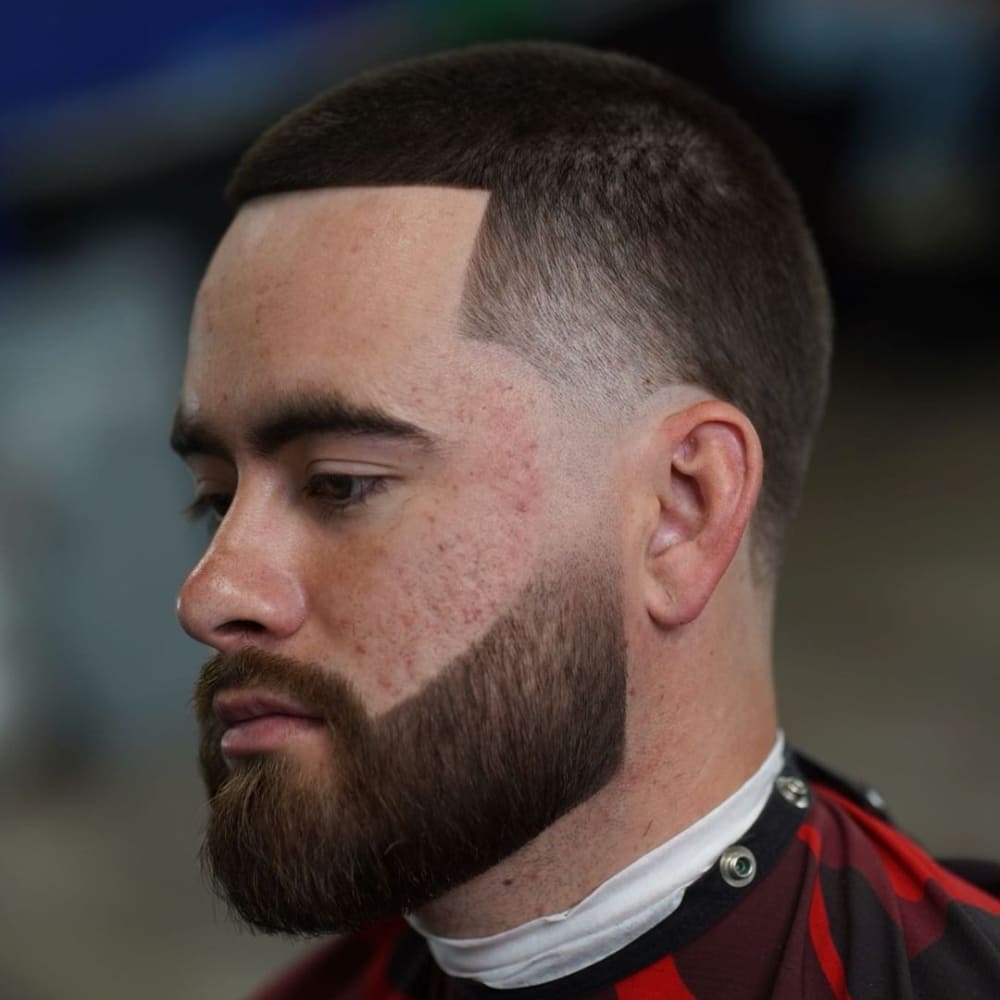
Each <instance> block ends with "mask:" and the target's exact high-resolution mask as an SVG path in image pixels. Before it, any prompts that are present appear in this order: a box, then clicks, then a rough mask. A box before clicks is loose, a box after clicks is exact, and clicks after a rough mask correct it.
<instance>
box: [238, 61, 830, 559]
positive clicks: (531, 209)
mask: <svg viewBox="0 0 1000 1000" xmlns="http://www.w3.org/2000/svg"><path fill="white" fill-rule="evenodd" d="M407 184H412V185H419V184H427V185H444V186H454V187H458V188H470V189H482V190H486V191H489V192H490V201H489V205H488V207H487V210H486V214H485V216H484V219H483V224H482V227H481V229H480V232H479V235H478V238H477V244H476V249H475V253H474V256H473V260H472V262H471V264H470V273H469V278H468V281H467V287H466V293H465V303H464V306H465V323H464V332H465V333H466V334H467V335H468V336H471V337H478V338H483V339H488V340H495V341H499V342H501V343H504V344H505V345H508V346H511V347H513V348H514V349H516V350H518V351H520V352H521V353H522V354H523V355H524V356H525V357H526V358H527V359H528V360H529V361H530V362H531V363H532V364H534V365H535V366H536V367H537V368H538V369H539V370H540V371H541V373H542V374H543V375H544V376H545V377H546V378H548V379H550V380H551V381H552V382H554V383H556V384H558V385H565V386H568V387H571V388H572V390H573V391H574V392H578V391H581V390H583V391H586V392H589V393H592V394H593V395H594V396H595V398H598V399H602V400H604V401H606V402H608V403H610V404H613V405H617V406H619V407H623V408H624V409H625V410H626V411H628V410H629V409H631V408H632V407H633V406H635V405H636V404H638V403H640V402H641V401H642V399H643V398H645V397H646V396H647V395H648V394H649V393H651V392H653V391H656V390H657V389H660V388H662V387H663V386H665V385H670V384H675V383H690V384H694V385H698V386H701V387H703V388H704V389H706V390H707V391H709V392H710V393H712V394H713V395H715V396H717V397H719V398H721V399H724V400H727V401H729V402H731V403H732V404H734V405H735V406H737V407H738V408H739V409H741V410H742V411H743V412H744V413H745V414H746V415H747V416H748V417H749V418H750V420H751V421H752V422H753V424H754V426H755V427H756V429H757V432H758V434H759V435H760V438H761V442H762V444H763V449H764V457H765V472H764V484H763V487H762V491H761V497H760V500H759V502H758V507H757V512H756V515H755V523H754V531H755V538H754V540H755V543H756V545H755V555H756V556H757V563H758V565H759V566H761V567H763V568H765V570H773V569H774V568H775V567H776V566H777V563H778V561H779V557H780V551H781V547H782V541H783V537H784V533H785V529H786V527H787V525H788V523H789V521H790V520H791V518H792V516H793V514H794V511H795V508H796V506H797V503H798V499H799V496H800V493H801V489H802V483H803V479H804V477H805V472H806V468H807V465H808V461H809V455H810V451H811V448H812V442H813V438H814V436H815V432H816V428H817V426H818V423H819V420H820V417H821V415H822V411H823V408H824V404H825V400H826V394H827V386H828V373H829V363H830V355H831V345H832V317H831V309H830V302H829V296H828V292H827V287H826V282H825V278H824V275H823V270H822V266H821V264H820V260H819V255H818V253H817V251H816V247H815V245H814V242H813V239H812V237H811V235H810V232H809V229H808V227H807V225H806V223H805V221H804V219H803V216H802V211H801V208H800V205H799V201H798V198H797V197H796V195H795V192H794V191H793V190H792V188H791V186H790V185H789V183H788V181H787V180H786V179H785V177H784V176H783V174H782V172H781V170H780V168H779V167H778V165H777V164H776V162H775V160H774V158H773V157H772V155H771V153H770V152H769V151H768V149H767V148H766V146H765V145H764V144H763V143H762V142H761V140H760V139H758V138H757V137H756V136H755V135H754V133H753V132H752V131H751V130H750V129H749V128H748V127H747V126H746V125H745V124H744V123H743V122H742V121H741V120H740V119H739V118H738V117H737V116H736V115H735V114H734V113H733V112H731V111H730V110H728V109H726V108H725V107H723V106H721V105H720V104H718V103H717V102H715V101H714V100H712V99H711V98H709V97H708V96H706V95H705V94H703V93H702V92H700V91H699V90H697V89H696V88H694V87H692V86H691V85H689V84H687V83H685V82H684V81H682V80H680V79H678V78H677V77H675V76H672V75H671V74H669V73H667V72H666V71H664V70H663V69H660V68H659V67H656V66H653V65H650V64H648V63H645V62H642V61H640V60H638V59H634V58H631V57H627V56H623V55H618V54H611V53H603V52H597V51H593V50H589V49H585V48H580V47H576V46H571V45H562V44H549V43H539V42H533V43H508V44H498V45H486V46H477V47H473V48H469V49H463V50H459V51H455V52H446V53H443V54H439V55H433V56H428V57H423V58H418V59H412V60H408V61H405V62H401V63H397V64H395V65H391V66H388V67H385V68H381V69H377V70H374V71H371V72H368V73H364V74H362V75H360V76H357V77H355V78H354V79H352V80H349V81H348V82H346V83H344V84H341V85H340V86H337V87H335V88H333V89H331V90H328V91H326V92H325V93H323V94H321V95H320V96H318V97H317V98H315V99H314V100H312V101H311V102H309V103H308V104H306V105H304V106H303V107H301V108H299V109H297V110H296V111H293V112H292V113H291V114H289V115H288V116H287V117H285V118H283V119H282V120H281V121H279V122H278V123H277V124H276V125H274V126H273V127H272V128H270V129H269V130H268V131H266V132H265V133H264V134H263V135H262V136H261V137H260V138H259V139H258V140H257V142H256V143H255V144H254V145H253V146H252V147H251V148H250V149H249V150H248V151H247V153H246V154H245V155H244V157H243V159H242V160H241V162H240V164H239V166H238V168H237V170H236V172H235V174H234V176H233V178H232V181H231V183H230V185H229V187H228V190H227V194H228V196H229V198H230V201H231V202H232V203H233V204H234V205H235V206H239V205H242V204H243V203H244V202H246V201H248V200H250V199H253V198H256V197H259V196H262V195H267V194H276V193H280V192H287V191H297V190H306V189H311V188H324V187H349V186H366V185H369V186H370V185H407Z"/></svg>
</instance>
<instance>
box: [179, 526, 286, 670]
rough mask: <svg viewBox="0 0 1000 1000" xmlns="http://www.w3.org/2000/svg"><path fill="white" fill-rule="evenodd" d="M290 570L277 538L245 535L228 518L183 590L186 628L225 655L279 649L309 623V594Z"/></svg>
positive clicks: (181, 607)
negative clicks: (243, 650)
mask: <svg viewBox="0 0 1000 1000" xmlns="http://www.w3.org/2000/svg"><path fill="white" fill-rule="evenodd" d="M231 513H232V512H231ZM289 566H290V561H289V559H288V558H287V553H284V554H283V552H282V550H281V545H280V541H279V540H278V539H276V538H275V537H274V535H273V533H271V532H268V531H267V529H266V528H263V530H260V526H258V529H256V530H255V529H253V528H250V529H249V530H245V529H244V530H241V529H239V528H237V527H235V526H231V525H230V518H229V516H228V515H227V517H226V522H224V523H223V525H221V526H220V528H219V530H218V532H217V533H216V535H215V537H214V538H213V540H212V543H211V545H210V546H209V547H208V550H207V551H206V552H205V554H204V556H202V558H201V560H200V561H199V562H198V564H197V565H196V566H195V568H194V569H193V570H192V571H191V573H190V574H189V575H188V578H187V579H186V580H185V581H184V583H183V584H182V586H181V589H180V593H179V594H178V596H177V617H178V620H179V621H180V623H181V627H182V628H183V629H184V631H185V632H187V633H188V635H190V636H191V637H192V638H193V639H197V640H198V641H199V642H203V643H205V645H207V646H212V647H213V648H214V649H216V650H217V651H218V652H220V653H230V652H233V651H235V650H236V649H238V648H240V647H241V646H244V645H247V644H250V643H252V644H254V645H259V646H262V647H265V648H267V647H271V648H273V647H274V646H275V645H276V644H277V643H278V642H280V641H281V640H283V639H287V638H288V637H290V636H292V635H294V634H295V633H296V632H297V631H298V630H299V628H300V627H301V625H302V623H303V621H304V620H305V614H306V601H305V594H304V592H303V589H302V586H301V584H300V582H299V581H298V579H297V578H296V575H295V573H294V571H293V570H292V569H290V568H289Z"/></svg>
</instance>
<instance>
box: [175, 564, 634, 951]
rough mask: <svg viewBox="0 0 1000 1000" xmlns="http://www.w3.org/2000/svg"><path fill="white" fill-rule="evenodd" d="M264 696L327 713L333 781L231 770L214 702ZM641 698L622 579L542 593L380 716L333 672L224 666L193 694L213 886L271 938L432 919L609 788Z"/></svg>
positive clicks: (294, 773) (285, 754) (574, 576)
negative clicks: (411, 915) (632, 675)
mask: <svg viewBox="0 0 1000 1000" xmlns="http://www.w3.org/2000/svg"><path fill="white" fill-rule="evenodd" d="M258 685H260V686H266V687H268V688H270V689H272V690H275V691H277V692H283V693H286V694H288V695H290V696H291V697H293V698H295V699H297V700H298V701H300V702H302V703H303V704H305V705H308V706H309V707H310V709H315V710H317V711H319V712H320V713H322V715H323V718H324V719H325V721H326V724H327V731H328V733H329V737H330V741H331V744H332V754H331V756H330V760H329V761H324V762H322V763H323V764H324V765H328V766H321V767H316V766H310V765H312V764H314V763H315V762H311V761H310V762H305V761H302V760H301V759H299V757H298V755H297V754H296V753H295V751H294V749H289V750H282V751H278V752H274V753H270V754H265V755H260V756H256V757H251V758H242V759H240V760H238V761H235V762H234V764H233V767H232V769H230V767H229V765H227V763H226V761H225V759H224V758H223V756H222V751H221V748H220V738H221V735H222V730H223V726H222V724H221V723H219V721H218V720H217V719H216V718H215V716H214V715H213V713H212V710H211V703H212V697H213V696H214V694H215V693H216V692H218V691H221V690H223V689H227V688H240V687H249V686H258ZM625 689H626V654H625V641H624V633H623V626H622V614H621V603H620V597H619V588H618V581H617V580H616V579H615V578H614V577H613V575H611V574H607V573H600V572H594V571H591V572H589V573H584V572H581V571H580V570H579V569H578V568H576V569H575V571H573V572H569V571H567V572H565V573H564V574H562V575H561V576H560V578H559V579H558V580H537V581H535V582H534V583H532V584H530V585H529V586H528V587H527V588H525V590H524V592H523V593H522V595H521V597H520V599H519V600H518V601H517V603H516V604H515V605H514V606H513V607H512V608H511V610H510V611H508V612H507V613H506V614H504V615H503V616H502V617H500V618H499V619H498V620H497V621H496V622H495V623H494V624H493V625H492V626H491V628H490V629H489V631H488V632H487V633H486V634H485V635H484V636H483V637H482V638H480V639H479V640H478V641H476V642H475V643H474V644H473V645H471V646H470V647H469V648H468V649H466V650H465V651H464V652H463V653H462V654H461V655H460V656H458V657H457V658H455V659H454V660H453V661H452V662H451V663H449V664H448V666H447V667H446V668H445V669H444V670H442V671H441V672H440V673H439V674H438V675H437V677H435V679H433V680H432V681H430V682H429V683H428V684H427V685H426V686H425V687H424V688H422V689H421V690H420V691H419V692H418V693H417V694H415V695H413V696H412V697H410V698H408V699H407V700H406V701H404V702H402V703H401V704H399V705H397V706H396V707H394V708H393V709H391V710H390V711H388V712H386V713H385V714H383V715H381V716H379V717H376V718H372V717H370V716H369V715H368V714H367V713H366V711H365V709H364V707H363V704H362V702H361V700H360V698H359V697H358V694H357V692H356V690H355V689H354V687H353V685H352V684H351V683H350V682H349V681H347V680H346V679H345V678H344V677H343V676H342V675H340V674H336V673H332V672H331V670H330V669H326V668H322V667H319V666H317V665H311V664H305V663H300V662H297V661H294V660H290V659H287V658H285V657H279V656H275V655H273V654H269V653H264V652H261V651H259V650H256V649H254V648H252V647H248V648H246V649H244V650H243V651H241V652H239V653H236V654H233V655H230V656H218V657H215V658H213V659H212V660H210V661H209V662H208V663H207V664H206V665H205V667H204V669H203V671H202V676H201V678H200V679H199V682H198V685H197V687H196V690H195V708H196V712H197V715H198V719H199V722H200V724H201V728H202V742H201V755H200V760H201V769H202V775H203V778H204V780H205V784H206V787H207V790H208V793H209V796H210V816H209V823H208V829H207V832H206V837H205V844H204V849H203V856H204V860H205V862H206V867H207V869H208V871H209V873H210V876H211V878H212V881H213V883H214V885H215V887H216V889H217V891H218V892H219V893H220V895H221V896H222V897H223V898H224V899H225V900H226V901H227V902H228V903H229V905H230V907H231V908H232V909H233V911H234V912H235V913H236V915H237V916H238V917H239V918H240V919H242V920H243V921H245V922H247V923H249V924H250V925H252V926H254V927H256V928H258V929H261V930H264V931H266V932H270V933H287V934H294V935H316V934H327V933H336V932H340V931H345V930H350V929H355V928H358V927H361V926H364V925H365V924H367V923H370V922H371V921H372V920H374V919H377V918H379V917H382V916H388V915H393V914H399V913H407V912H412V911H414V910H418V909H419V908H420V907H422V906H424V905H425V904H426V903H428V902H430V901H431V900H433V899H436V898H438V897H439V896H441V895H443V894H444V893H446V892H447V891H448V890H449V889H451V888H453V887H455V886H457V885H460V884H461V883H463V882H466V881H468V880H469V879H471V878H473V877H475V876H477V875H479V874H481V873H482V872H484V871H486V870H488V869H489V868H492V867H493V866H494V865H496V864H497V863H498V862H500V861H502V860H503V859H504V858H506V857H508V856H509V855H510V854H512V853H514V852H515V851H516V850H518V849H519V848H521V847H523V846H524V845H525V844H527V843H528V842H529V841H530V840H532V839H533V838H534V837H536V836H537V835H538V834H539V833H541V832H542V831H543V830H544V829H546V828H547V827H548V826H550V825H551V824H552V823H553V822H555V821H556V820H557V819H558V818H559V817H561V816H563V815H564V814H565V813H567V812H569V811H570V810H571V809H573V808H574V807H575V806H577V805H579V804H581V803H582V802H584V801H586V800H587V799H588V798H590V797H591V796H592V795H593V794H594V793H595V792H597V791H598V790H599V789H600V788H602V787H603V786H604V785H605V784H606V783H607V782H608V780H609V779H610V778H611V777H612V776H613V775H614V773H615V772H616V771H617V770H618V768H619V767H620V765H621V760H622V755H623V751H624V739H625Z"/></svg>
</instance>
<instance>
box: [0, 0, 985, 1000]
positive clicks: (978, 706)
mask: <svg viewBox="0 0 1000 1000" xmlns="http://www.w3.org/2000/svg"><path fill="white" fill-rule="evenodd" d="M4 21H5V28H4V33H3V37H2V39H0V56H2V57H0V420H2V426H5V427H7V429H8V431H9V433H7V434H6V435H5V436H0V997H2V998H4V1000H118V998H122V1000H124V998H135V997H138V996H141V997H143V998H144V1000H167V998H180V997H183V998H186V1000H202V998H204V1000H209V998H212V1000H225V998H233V1000H235V998H237V997H240V996H241V995H243V994H245V993H246V991H247V990H248V989H249V988H250V987H251V986H252V985H253V984H255V983H258V982H259V981H260V980H261V978H262V977H263V976H265V975H267V974H268V972H269V971H270V970H272V969H274V968H275V967H276V966H278V965H280V964H281V963H282V962H283V961H285V960H286V959H287V957H288V956H289V955H290V954H292V953H294V952H295V951H296V950H298V949H300V948H301V945H295V944H289V943H286V942H279V941H273V940H268V939H265V938H262V937H254V936H252V935H250V934H248V933H246V932H240V931H238V930H237V929H236V928H235V927H234V926H233V925H232V924H231V923H230V922H229V920H228V918H227V917H226V914H225V912H224V909H223V907H222V906H221V905H220V904H217V903H214V902H213V901H212V899H211V897H210V895H209V894H208V891H207V889H206V888H205V887H204V885H203V882H202V880H201V877H200V875H199V871H198V866H197V862H196V854H197V848H198V843H199V840H200V829H201V824H202V821H203V806H202V795H201V789H200V786H199V783H198V780H197V778H196V773H195V768H194V746H195V733H194V727H193V725H192V723H191V721H190V720H189V710H188V698H189V691H190V688H191V685H192V682H193V680H194V677H195V675H196V672H197V669H198V666H199V664H200V663H201V660H202V658H203V654H202V652H201V651H200V650H199V649H198V648H197V647H196V646H195V644H194V643H193V642H190V641H188V640H187V639H185V638H184V637H183V636H182V635H181V634H180V632H179V629H178V628H177V627H176V625H175V622H174V618H173V598H174V593H175V590H176V588H177V585H178V583H179V582H180V580H181V579H182V577H183V574H184V572H185V570H186V568H187V567H188V566H189V565H191V564H192V563H193V561H194V560H195V559H196V557H197V555H198V553H199V550H200V548H201V546H202V544H203V541H204V538H203V536H202V535H201V533H200V532H199V531H196V530H194V529H193V528H190V527H189V526H187V525H186V523H185V521H184V520H183V518H182V517H181V514H180V511H181V508H182V507H183V506H184V504H185V503H186V502H187V501H188V499H189V486H188V480H187V476H186V473H185V472H184V471H183V469H182V467H181V466H180V464H179V463H178V462H176V461H175V460H174V459H173V458H172V457H171V456H170V455H169V454H168V451H167V448H166V436H167V429H168V424H169V420H170V417H171V414H172V409H173V405H174V400H175V394H176V391H177V386H178V383H179V379H180V373H181V365H182V361H183V352H184V341H185V333H186V326H187V321H188V314H189V309H190V304H191V300H192V297H193V294H194V291H195V288H196V284H197V281H198V278H199V275H200V273H201V271H202V269H203V268H204V266H205V263H206V261H207V258H208V256H209V254H210V252H211V249H212V247H213V244H214V243H215V241H216V240H217V239H218V237H219V236H220V234H221V232H222V231H223V229H224V227H225V225H226V223H227V220H228V213H227V211H226V209H225V207H224V205H223V202H222V198H221V189H222V186H223V184H224V181H225V179H226V176H227V174H228V172H229V170H230V169H231V167H232V166H233V164H234V162H235V159H236V157H237V155H238V153H239V151H240V150H241V149H242V148H243V147H244V146H245V144H246V143H247V142H248V141H249V140H250V139H251V138H252V137H253V136H254V135H255V134H256V133H257V132H258V131H259V130H260V129H261V128H262V127H263V126H264V125H266V124H268V123H269V122H270V121H272V120H273V119H274V118H275V117H276V116H277V115H278V114H280V113H281V112H283V111H284V110H286V109H288V108H290V107H291V106H293V105H295V104H296V103H298V102H300V101H302V100H303V99H305V98H307V97H309V96H311V95H312V94H313V93H314V92H316V91H317V90H319V89H322V88H324V87H326V86H327V85H329V84H331V83H333V82H336V81H337V80H339V79H342V78H344V77H345V76H347V75H349V74H351V73H353V72H355V71H357V70H360V69H362V68H365V67H367V66H370V65H373V64H377V63H379V62H384V61H386V60H388V59H391V58H395V57H399V56H404V55H409V54H415V53H419V52H425V51H430V50H432V49H437V48H444V47H449V46H454V45H458V44H464V43H469V42H474V41H486V40H491V39H510V38H521V37H524V38H527V37H534V38H555V39H566V40H574V41H581V42H586V43H590V44H594V45H597V46H602V47H607V48H615V49H619V50H623V51H626V52H630V53H634V54H637V55H640V56H644V57H646V58H648V59H650V60H653V61H654V62H658V63H660V64H662V65H664V66H666V67H668V68H671V69H673V70H675V71H677V72H679V73H681V74H683V75H686V76H688V77H690V78H691V79H693V80H695V81H697V82H699V83H701V84H702V85H704V86H705V87H706V88H707V89H709V90H710V91H711V92H712V93H714V94H715V95H716V96H718V97H720V98H722V99H723V100H725V101H727V102H729V103H731V104H733V105H735V106H736V107H737V108H738V109H739V110H740V111H741V112H742V113H743V115H744V116H745V117H746V118H748V119H749V120H750V122H751V123H752V124H753V125H755V127H756V128H757V129H758V131H759V132H760V133H761V134H762V135H763V136H764V137H765V138H766V139H767V140H768V141H769V142H770V144H771V145H772V146H773V147H774V149H775V150H776V152H777V153H778V156H779V158H780V159H781V161H782V162H783V163H784V165H785V167H786V169H787V171H788V172H789V174H790V175H791V177H792V179H793V181H794V183H795V184H796V186H797V187H798V189H799V190H800V191H801V192H802V195H803V198H804V200H805V204H806V209H807V214H808V215H809V217H810V219H811V221H812V223H813V226H814V228H815V230H816V232H817V236H818V239H819V241H820V244H821V247H822V248H823V251H824V255H825V259H826V261H827V264H828V268H829V272H830V276H831V280H832V284H833V289H834V295H835V300H836V304H837V309H838V314H839V334H838V336H839V340H838V350H837V356H836V363H835V373H834V390H833V395H832V398H831V402H830V412H829V417H828V421H827V424H826V427H825V430H824V432H823V434H822V436H821V438H820V441H819V445H818V449H817V452H816V457H815V462H814V471H813V475H812V478H811V482H810V486H809V490H808V493H807V496H806V498H805V503H804V506H803V510H802V514H801V517H800V519H799V522H798V525H797V528H796V530H795V532H794V534H793V537H792V542H791V549H790V552H789V556H788V562H787V569H786V573H785V576H784V582H783V586H782V591H781V599H780V605H779V627H778V673H779V685H780V694H781V702H782V712H783V718H784V725H785V727H786V730H787V732H788V734H789V737H790V738H791V739H792V740H793V741H794V742H796V743H798V744H799V745H800V746H801V747H803V748H804V749H806V750H807V751H809V752H811V753H812V754H814V755H816V756H818V757H819V758H821V759H823V760H825V761H827V762H828V763H829V764H831V765H832V766H835V767H837V768H839V769H841V770H843V771H846V772H848V773H854V774H856V775H858V776H861V777H864V778H866V779H867V780H869V781H871V782H872V783H874V784H875V785H877V786H878V787H879V788H880V790H881V791H882V792H883V794H884V795H885V797H886V798H887V799H888V800H889V802H890V805H891V806H892V807H893V809H894V812H895V814H896V816H897V818H898V819H899V821H900V822H901V823H902V825H904V826H905V827H906V828H908V829H910V830H911V831H913V832H914V833H915V834H917V835H918V837H920V838H921V839H922V840H923V841H924V842H925V843H926V844H927V845H928V846H929V847H930V848H931V849H932V850H934V851H935V852H937V853H941V854H952V855H954V854H977V853H978V854H980V855H989V856H992V857H995V858H996V857H1000V788H998V782H997V778H996V773H997V767H996V762H997V757H998V752H1000V728H998V723H997V714H998V713H997V708H998V705H1000V529H998V524H997V521H998V514H1000V499H998V498H1000V393H998V382H1000V379H998V376H1000V348H998V338H997V330H998V320H997V317H998V313H1000V252H998V251H1000V207H998V206H1000V169H998V168H1000V72H998V68H1000V45H998V39H1000V26H998V13H997V7H996V6H995V5H993V4H991V3H987V2H983V3H976V2H973V0H941V2H934V0H925V2H919V0H910V2H904V0H856V2H853V0H686V2H679V0H675V2H669V0H660V2H650V0H645V2H644V0H620V2H617V3H616V2H609V0H531V2H529V0H422V2H418V0H411V2H408V3H407V2H397V3H391V2H376V0H280V2H279V0H244V2H242V3H240V4H229V3H224V2H222V0H198V2H197V3H195V2H194V0H174V2H173V3H171V4H169V5H162V6H157V5H137V4H133V3H126V2H124V0H105V2H104V3H101V4H86V5H84V4H78V3H70V2H66V0H63V2H57V0H37V2H36V3H34V4H18V5H14V6H12V7H11V8H9V9H8V10H7V11H6V13H5V18H4Z"/></svg>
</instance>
